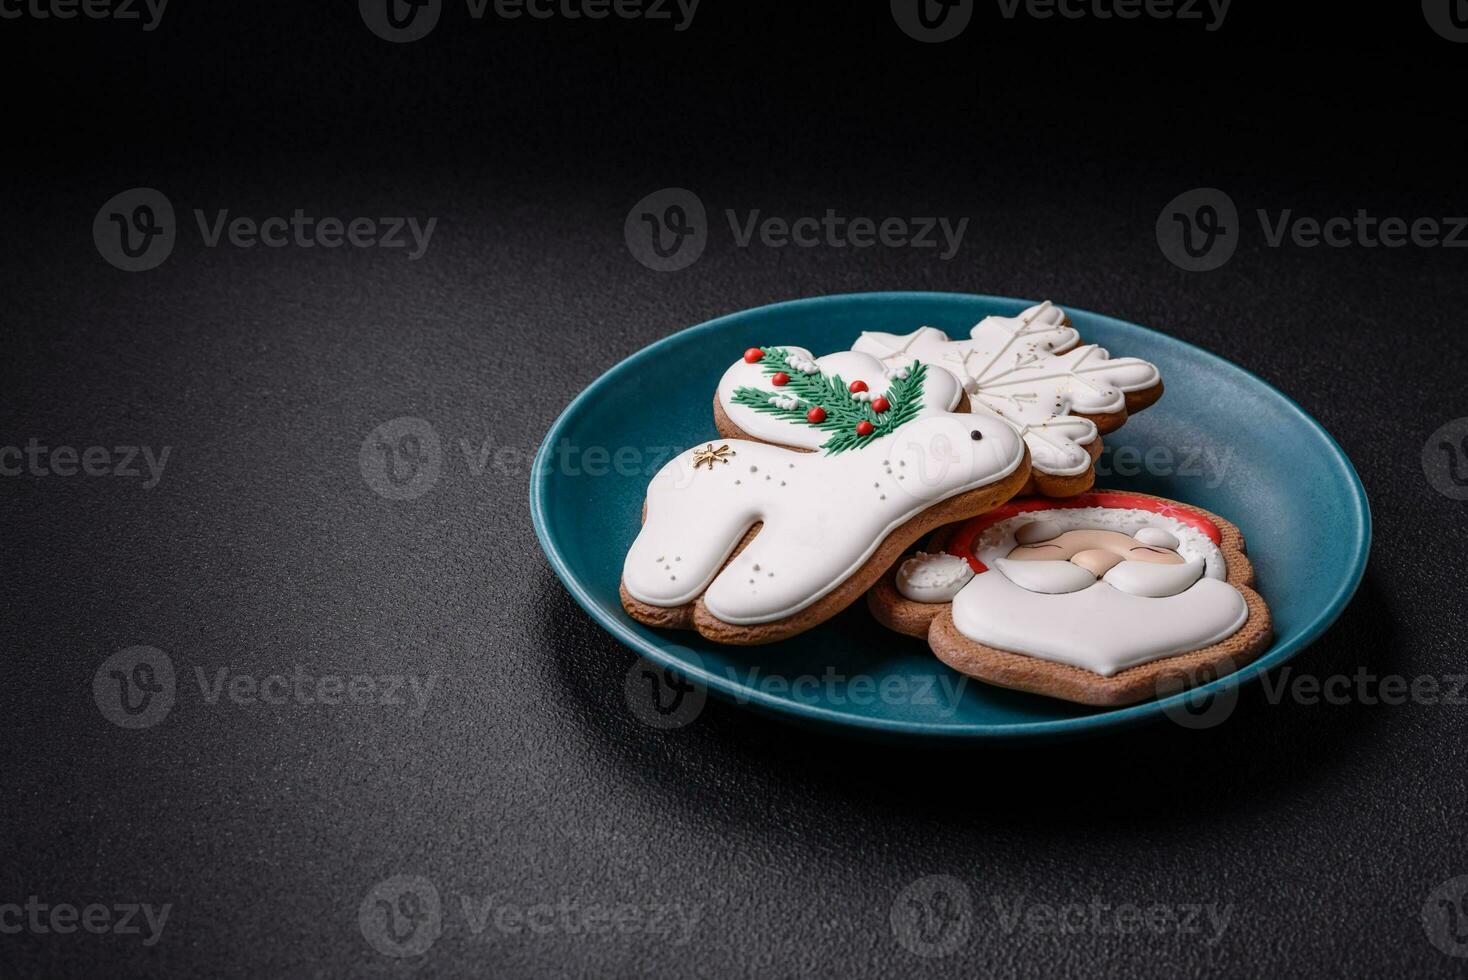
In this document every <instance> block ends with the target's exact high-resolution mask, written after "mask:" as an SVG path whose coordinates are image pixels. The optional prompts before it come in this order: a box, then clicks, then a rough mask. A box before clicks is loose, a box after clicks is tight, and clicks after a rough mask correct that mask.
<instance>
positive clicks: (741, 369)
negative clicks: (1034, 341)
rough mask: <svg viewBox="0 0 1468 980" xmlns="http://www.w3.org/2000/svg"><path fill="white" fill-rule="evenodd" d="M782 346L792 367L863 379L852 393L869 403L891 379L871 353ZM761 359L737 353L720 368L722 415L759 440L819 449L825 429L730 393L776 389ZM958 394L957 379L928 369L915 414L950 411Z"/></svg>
mask: <svg viewBox="0 0 1468 980" xmlns="http://www.w3.org/2000/svg"><path fill="white" fill-rule="evenodd" d="M781 349H783V350H784V351H785V352H786V361H787V363H789V364H790V365H791V366H792V367H795V366H796V363H795V362H796V361H797V360H799V361H802V362H809V363H810V364H814V365H817V370H819V371H821V372H823V373H825V374H827V375H839V376H840V377H841V379H842V381H843V382H845V383H846V384H850V383H851V382H853V381H865V382H866V383H867V390H866V391H865V392H857V393H855V394H854V395H853V397H857V398H860V399H861V400H863V401H869V400H871V399H872V398H875V397H876V396H877V395H885V394H886V393H887V388H888V386H889V385H890V383H891V381H892V378H890V377H889V376H888V373H887V367H886V365H884V364H883V363H882V362H881V361H879V360H877V359H876V358H875V357H872V356H871V355H870V354H860V353H857V352H855V351H837V352H836V353H834V354H827V355H825V356H824V357H818V358H812V357H811V352H810V351H808V350H806V349H805V348H804V347H788V346H783V345H782V346H781ZM913 360H916V358H911V359H909V360H908V364H911V363H912V361H913ZM761 363H762V362H760V361H756V362H755V363H753V364H750V363H748V362H746V361H745V360H744V359H743V358H742V357H741V358H740V359H739V360H737V361H735V362H734V363H733V364H732V365H731V366H730V367H729V370H727V371H725V372H724V376H723V377H722V378H720V379H719V392H718V398H719V405H720V406H722V407H723V409H724V414H725V415H727V416H729V418H730V420H732V421H733V422H734V424H735V425H737V426H739V428H740V429H742V430H744V431H745V432H747V433H748V434H749V435H751V436H754V437H755V438H756V439H764V440H766V441H768V442H773V443H775V444H777V445H780V446H794V447H796V448H799V449H819V448H820V446H821V444H822V443H824V442H825V441H826V440H827V439H829V438H831V433H830V432H828V431H826V430H824V429H817V428H815V427H814V426H809V425H805V424H803V423H801V422H798V421H792V420H790V419H782V418H779V417H778V416H776V415H773V414H770V413H768V412H756V411H755V410H754V409H752V408H750V407H748V406H746V405H736V404H735V403H734V392H735V391H737V390H738V389H740V388H755V389H758V390H760V391H767V392H769V393H770V394H771V395H778V394H779V393H780V389H779V388H778V387H776V386H775V385H772V384H770V375H767V374H766V373H765V371H764V368H763V367H761ZM812 373H813V372H812ZM962 397H963V389H962V388H961V387H960V386H959V384H958V379H957V378H955V377H954V376H953V375H952V374H950V373H949V372H948V371H946V370H943V369H941V368H938V369H934V368H933V367H929V368H928V371H927V376H926V378H925V379H924V381H923V402H922V408H921V409H919V411H918V417H919V418H921V417H922V416H924V415H933V414H935V413H939V412H951V411H953V409H955V408H957V407H958V401H959V399H960V398H962ZM909 424H910V423H909ZM906 430H907V427H906V426H904V427H903V428H902V429H901V430H899V433H898V434H900V433H901V432H905V431H906Z"/></svg>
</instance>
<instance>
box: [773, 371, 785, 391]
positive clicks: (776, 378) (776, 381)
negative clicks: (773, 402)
mask: <svg viewBox="0 0 1468 980" xmlns="http://www.w3.org/2000/svg"><path fill="white" fill-rule="evenodd" d="M789 383H790V375H788V374H786V373H785V372H784V371H776V372H775V373H774V374H772V375H771V376H770V384H772V385H774V386H775V387H776V388H783V387H784V386H785V385H788V384H789Z"/></svg>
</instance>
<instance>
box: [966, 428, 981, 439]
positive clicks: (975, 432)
mask: <svg viewBox="0 0 1468 980" xmlns="http://www.w3.org/2000/svg"><path fill="white" fill-rule="evenodd" d="M968 437H969V438H970V439H972V440H973V441H974V442H978V441H979V440H980V439H982V438H984V434H983V433H982V432H980V431H979V430H978V429H974V430H973V431H972V432H970V433H969V434H968Z"/></svg>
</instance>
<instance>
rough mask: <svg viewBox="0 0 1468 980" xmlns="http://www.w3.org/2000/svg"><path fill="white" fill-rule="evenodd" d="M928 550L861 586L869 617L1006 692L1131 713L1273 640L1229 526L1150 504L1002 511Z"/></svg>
mask: <svg viewBox="0 0 1468 980" xmlns="http://www.w3.org/2000/svg"><path fill="white" fill-rule="evenodd" d="M930 547H932V548H933V549H934V550H935V551H936V552H937V553H936V554H927V553H923V552H919V553H918V554H917V555H915V556H912V557H910V558H908V559H906V560H904V561H902V562H900V563H899V564H898V565H897V566H896V567H894V568H893V569H891V570H890V571H889V572H888V574H887V575H886V576H884V577H883V579H882V580H881V581H880V582H879V583H878V585H877V586H876V587H875V588H873V589H872V591H871V592H870V593H869V595H868V604H869V606H870V608H871V610H872V612H873V613H874V614H875V615H876V617H877V619H878V620H880V621H881V622H882V623H883V624H884V625H886V626H888V627H889V628H891V629H894V630H897V631H899V632H902V633H907V634H909V635H912V636H919V637H923V638H925V639H926V640H927V641H928V645H929V646H930V647H931V648H932V650H933V652H934V653H935V654H937V655H938V657H939V659H941V660H942V661H943V662H944V663H946V664H948V665H949V666H951V667H953V668H954V669H955V670H958V671H960V672H961V673H964V674H967V675H969V676H970V677H976V678H978V679H979V680H982V681H986V682H988V683H991V684H997V685H999V686H1001V687H1009V688H1014V689H1016V690H1021V691H1030V692H1032V693H1035V694H1044V695H1048V696H1050V697H1056V698H1062V699H1064V700H1067V701H1076V702H1079V703H1081V704H1090V705H1103V706H1115V705H1124V704H1132V703H1135V702H1137V701H1143V700H1146V699H1148V698H1152V697H1156V696H1157V695H1158V694H1159V692H1165V691H1172V690H1180V689H1181V688H1182V687H1183V686H1187V685H1189V684H1193V683H1199V682H1202V681H1206V680H1209V679H1212V678H1213V677H1217V676H1222V675H1223V674H1226V673H1231V672H1232V671H1234V670H1237V669H1239V668H1240V667H1243V666H1244V665H1246V664H1247V663H1249V662H1250V661H1252V660H1254V659H1255V658H1256V657H1258V656H1259V655H1260V654H1261V653H1263V652H1264V650H1265V649H1266V648H1267V647H1268V646H1269V642H1270V639H1271V636H1272V627H1271V621H1270V615H1269V607H1268V606H1267V605H1265V602H1264V600H1263V599H1262V598H1261V597H1260V596H1259V594H1258V593H1257V592H1255V591H1254V589H1253V588H1252V586H1253V584H1254V571H1253V567H1252V566H1251V565H1250V563H1249V559H1248V558H1247V557H1246V556H1245V554H1244V539H1243V535H1242V534H1240V533H1239V530H1238V528H1236V527H1235V526H1234V525H1232V524H1230V523H1229V522H1228V521H1226V520H1224V519H1223V518H1221V517H1217V516H1216V515H1213V514H1210V513H1208V512H1207V511H1205V510H1202V509H1200V508H1197V507H1191V506H1189V505H1187V504H1180V503H1176V502H1175V501H1171V500H1165V499H1163V498H1161V497H1152V496H1148V495H1146V494H1139V493H1118V492H1108V491H1097V492H1091V493H1085V494H1081V495H1079V496H1077V497H1074V498H1070V499H1067V500H1053V499H1048V498H1043V497H1031V498H1026V499H1023V500H1017V501H1012V502H1010V503H1008V504H1005V505H1004V506H1002V507H999V508H997V509H995V510H994V511H992V512H990V513H988V514H985V515H983V516H981V517H977V518H975V519H973V520H970V521H968V522H966V523H964V524H960V525H955V526H954V527H952V528H948V529H946V530H945V531H942V532H939V534H938V535H935V537H934V540H933V542H931V543H930ZM965 566H966V567H965Z"/></svg>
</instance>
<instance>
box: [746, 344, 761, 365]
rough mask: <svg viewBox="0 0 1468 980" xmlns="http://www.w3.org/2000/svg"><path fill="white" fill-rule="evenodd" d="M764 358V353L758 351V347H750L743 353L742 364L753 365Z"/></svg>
mask: <svg viewBox="0 0 1468 980" xmlns="http://www.w3.org/2000/svg"><path fill="white" fill-rule="evenodd" d="M764 356H765V352H764V351H762V350H760V349H759V348H758V347H751V348H750V349H749V350H747V351H745V352H744V363H745V364H753V363H755V362H756V361H759V360H763V359H764Z"/></svg>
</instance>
